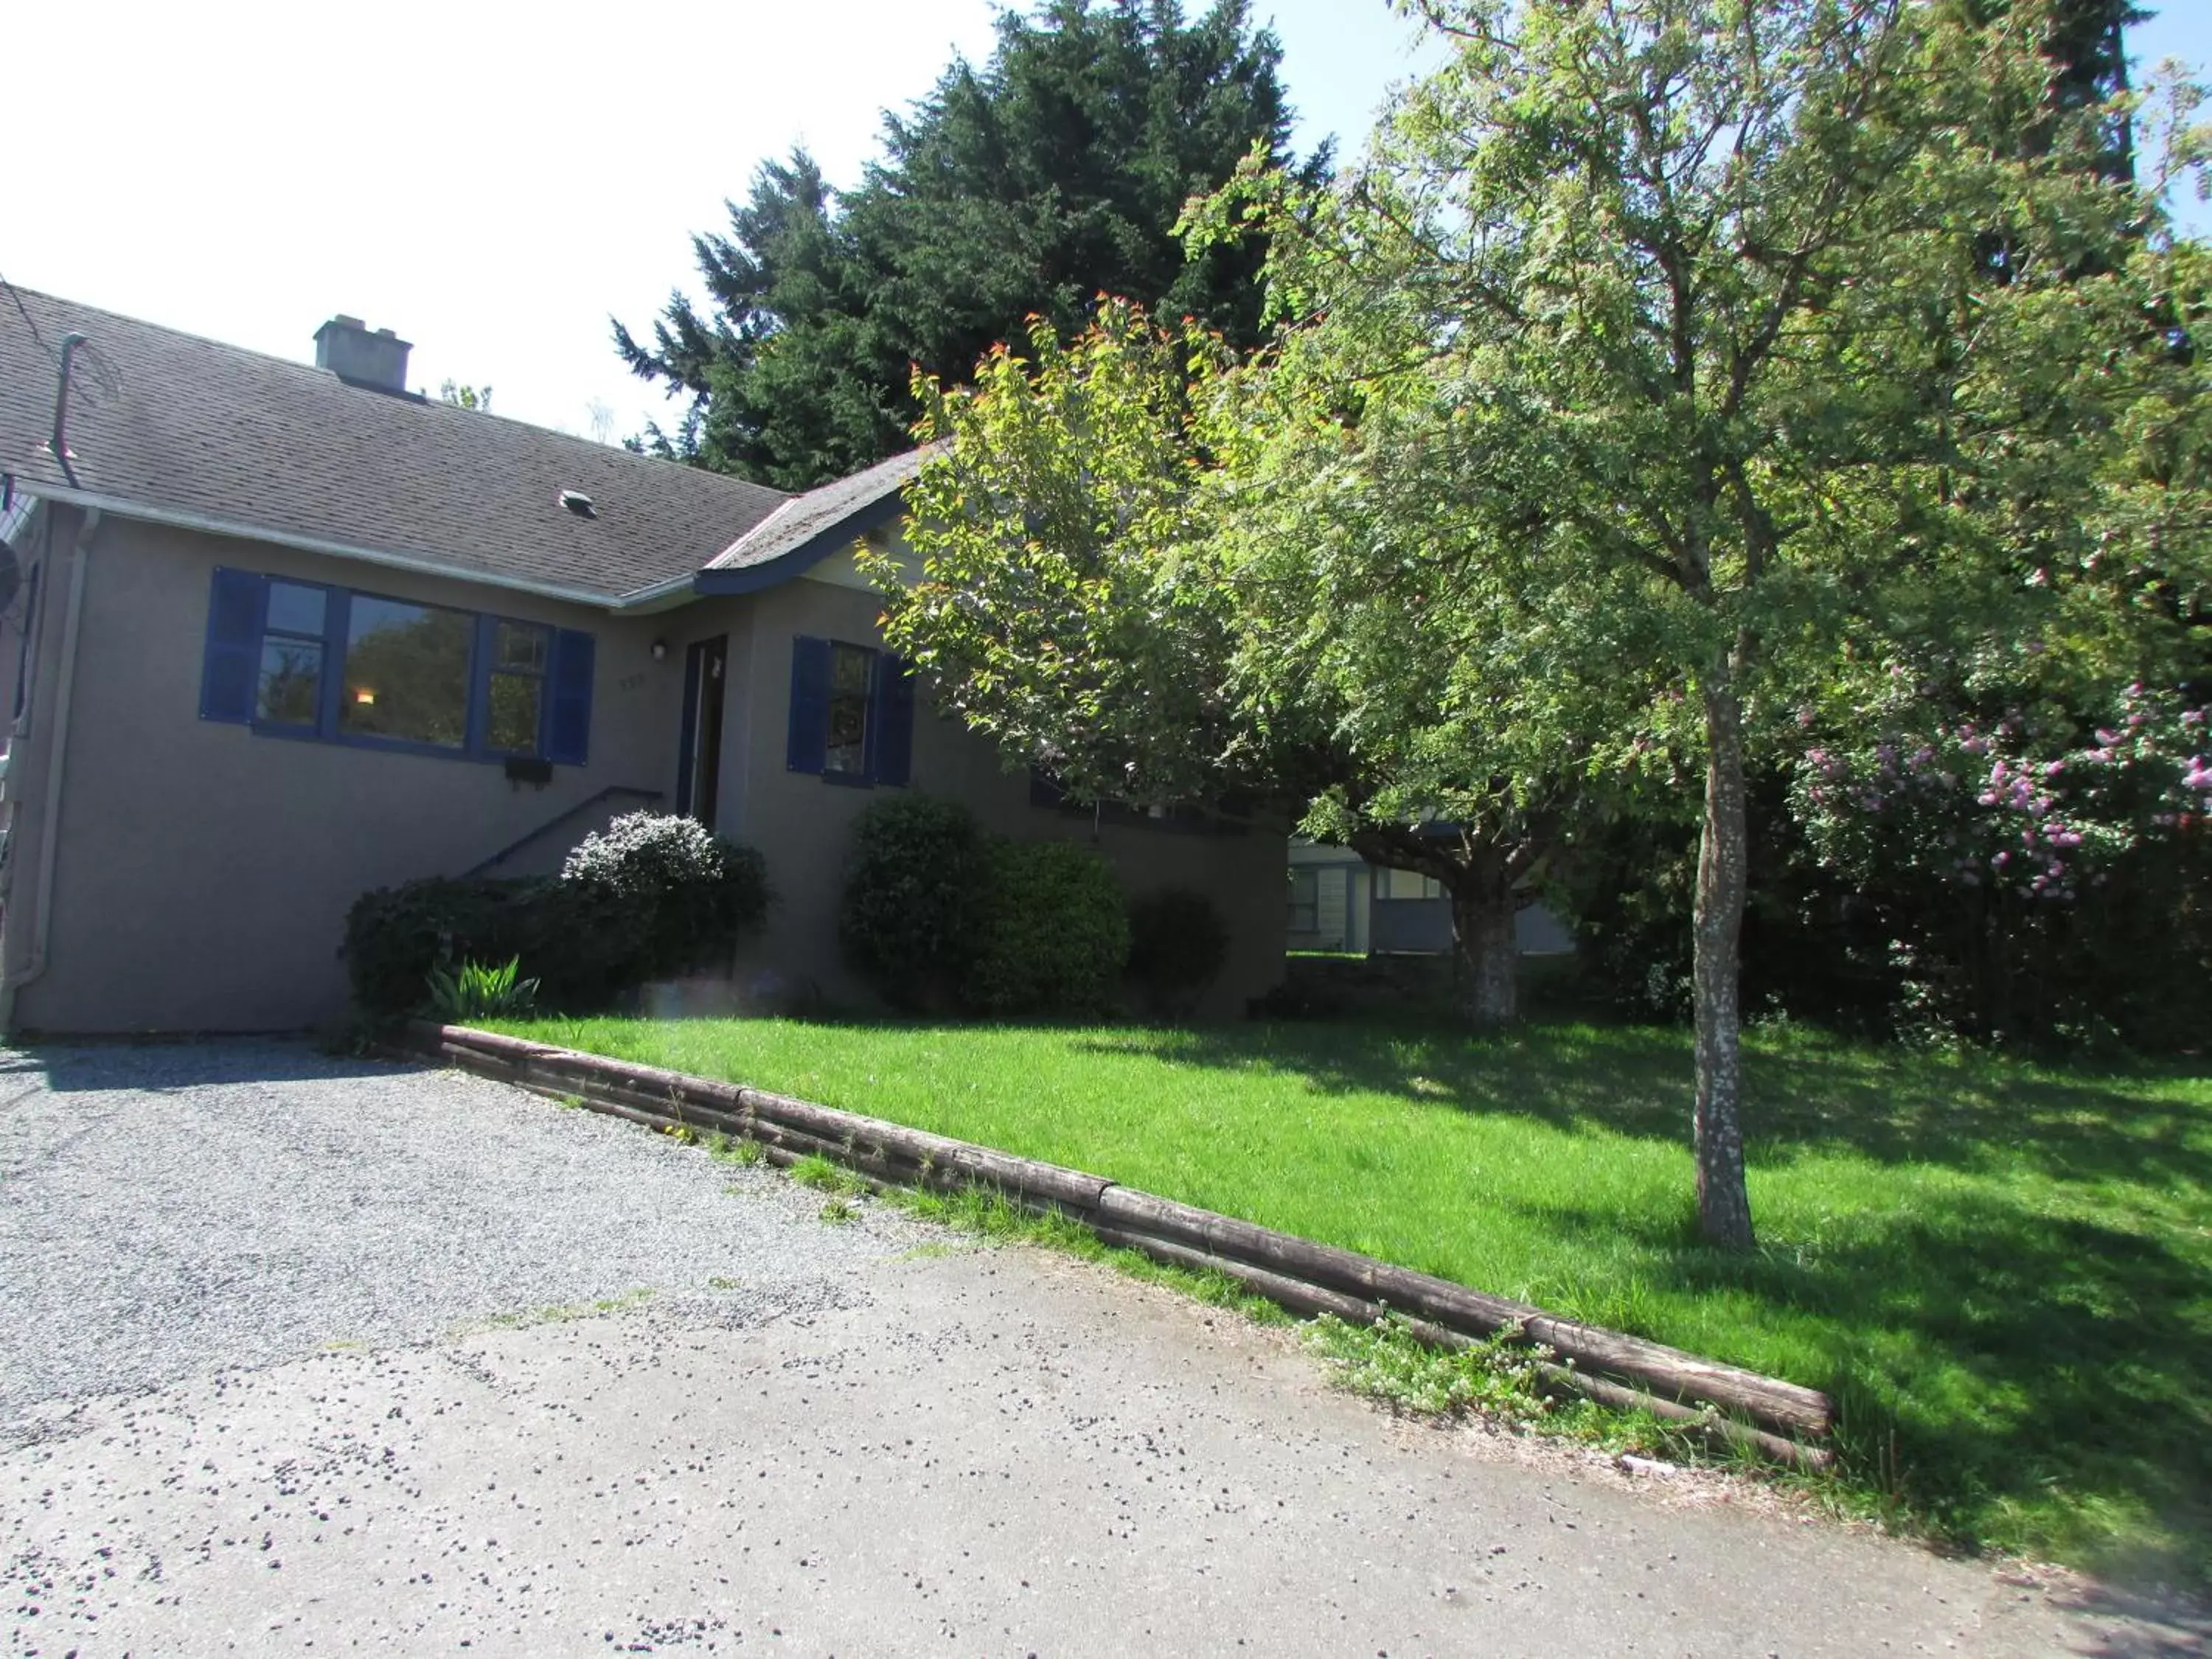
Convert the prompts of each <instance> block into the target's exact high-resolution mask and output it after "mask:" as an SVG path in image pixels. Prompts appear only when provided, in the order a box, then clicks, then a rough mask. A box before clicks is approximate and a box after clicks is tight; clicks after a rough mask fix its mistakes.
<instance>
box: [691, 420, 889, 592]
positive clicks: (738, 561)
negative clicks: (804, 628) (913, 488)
mask: <svg viewBox="0 0 2212 1659" xmlns="http://www.w3.org/2000/svg"><path fill="white" fill-rule="evenodd" d="M930 451H931V446H928V445H925V446H923V447H921V448H920V449H909V450H908V451H907V452H906V453H904V454H902V455H894V456H892V457H891V458H890V459H889V460H887V461H878V462H877V463H876V464H875V465H873V466H872V467H869V468H867V469H866V471H860V472H855V473H854V474H853V475H852V476H851V477H844V478H839V479H837V480H836V482H835V483H826V484H823V485H820V486H818V487H817V488H816V489H810V490H808V491H807V492H806V493H805V495H794V496H793V497H792V498H791V499H790V500H789V501H786V502H785V503H784V504H783V505H782V506H781V507H778V508H776V510H775V512H774V513H770V514H769V516H768V517H767V518H765V519H763V520H761V521H760V522H759V523H758V524H757V525H755V526H752V528H750V530H748V531H746V532H745V533H744V535H742V536H740V537H738V538H737V540H735V541H734V542H732V543H731V544H730V545H729V546H727V547H726V548H724V549H723V550H721V551H720V553H718V554H716V555H715V556H714V557H713V558H712V559H710V560H708V563H707V568H708V570H725V571H727V570H755V569H758V568H761V567H762V566H763V565H770V564H774V563H775V562H777V561H778V560H781V559H787V558H792V557H793V556H797V557H799V558H801V559H803V558H805V556H806V555H807V554H808V553H809V552H810V551H812V552H817V553H822V552H829V551H831V550H833V549H831V548H830V547H829V546H827V545H818V546H817V545H815V544H817V543H820V542H821V540H822V538H824V537H828V536H831V535H835V534H836V532H839V531H840V530H841V529H842V527H843V526H845V525H846V523H847V521H848V520H852V519H854V518H855V517H857V516H859V515H860V514H861V513H866V512H867V510H868V509H869V508H871V507H877V506H878V505H881V504H883V503H884V502H886V501H890V500H891V498H893V497H896V495H897V494H898V492H899V491H900V489H902V488H903V487H904V485H905V483H906V481H907V480H908V478H911V477H914V475H915V473H916V472H918V471H921V464H922V461H923V459H925V458H926V457H927V456H928V454H929V453H930ZM845 539H847V540H849V539H850V538H845Z"/></svg>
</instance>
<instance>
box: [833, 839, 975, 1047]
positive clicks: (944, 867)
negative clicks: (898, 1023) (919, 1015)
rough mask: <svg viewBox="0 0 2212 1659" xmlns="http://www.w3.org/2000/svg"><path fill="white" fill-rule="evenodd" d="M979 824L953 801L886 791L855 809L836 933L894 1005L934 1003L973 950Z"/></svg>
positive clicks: (951, 987)
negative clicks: (863, 808)
mask: <svg viewBox="0 0 2212 1659" xmlns="http://www.w3.org/2000/svg"><path fill="white" fill-rule="evenodd" d="M983 876H984V848H983V836H982V832H981V830H979V829H977V828H976V827H975V817H974V815H973V814H971V813H970V812H969V811H968V809H967V808H966V807H964V806H962V805H959V804H958V803H957V802H954V801H949V800H939V799H936V798H935V797H933V796H930V795H902V796H892V797H890V798H888V799H884V800H881V801H878V802H877V803H876V804H875V805H872V806H871V807H869V808H868V810H867V811H866V812H864V813H862V814H861V815H860V821H859V822H858V823H855V824H854V828H853V846H852V850H851V851H850V852H849V853H848V854H847V856H846V860H845V892H844V897H843V899H842V902H840V904H839V906H838V910H837V939H838V942H839V944H840V945H842V946H843V948H844V952H845V957H846V960H847V961H848V962H849V963H852V965H853V967H854V969H855V970H856V971H857V972H859V973H860V975H861V976H862V977H863V978H865V979H866V980H867V981H868V982H869V983H870V984H871V985H872V986H873V987H875V989H876V991H877V993H878V994H879V995H880V996H881V997H882V998H883V999H884V1001H886V1002H888V1003H889V1004H890V1005H891V1006H893V1007H894V1008H904V1009H909V1010H924V1011H932V1012H934V1011H938V1010H941V1009H944V1008H945V1007H947V1006H950V1005H951V1003H952V1001H953V1000H955V998H956V997H957V994H958V992H959V987H960V985H961V981H962V980H963V978H964V976H965V975H966V973H967V971H968V967H969V959H970V958H971V957H972V956H973V955H974V938H973V934H974V925H975V910H976V907H977V900H978V896H979V892H980V890H981V885H982V882H983Z"/></svg>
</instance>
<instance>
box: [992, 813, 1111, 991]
mask: <svg viewBox="0 0 2212 1659" xmlns="http://www.w3.org/2000/svg"><path fill="white" fill-rule="evenodd" d="M974 948H975V956H974V958H973V960H972V961H971V963H970V964H969V970H968V978H967V1001H968V1002H969V1006H972V1007H973V1008H975V1010H976V1011H977V1012H980V1013H985V1014H994V1015H1006V1014H1095V1013H1103V1012H1106V1011H1107V1010H1109V1008H1110V1007H1111V1006H1113V1000H1114V990H1115V984H1116V982H1117V981H1119V980H1120V978H1121V967H1122V964H1123V963H1126V962H1127V960H1128V957H1129V913H1128V910H1127V908H1126V906H1125V904H1124V902H1123V900H1122V897H1121V888H1120V886H1119V885H1118V884H1116V883H1115V879H1114V872H1113V871H1112V870H1111V869H1110V868H1109V866H1107V863H1106V860H1103V859H1102V858H1100V857H1099V856H1098V855H1097V854H1096V853H1092V852H1090V851H1088V850H1087V849H1085V848H1081V847H1078V846H1076V845H1075V844H1073V842H1061V841H1042V842H1019V841H998V840H994V841H993V842H991V843H990V844H989V847H988V849H987V853H986V854H985V858H984V879H983V883H982V887H981V892H980V894H979V902H978V904H977V907H976V915H975V934H974Z"/></svg>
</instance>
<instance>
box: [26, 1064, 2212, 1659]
mask: <svg viewBox="0 0 2212 1659" xmlns="http://www.w3.org/2000/svg"><path fill="white" fill-rule="evenodd" d="M819 1204H820V1200H818V1199H817V1197H816V1196H815V1195H813V1194H807V1193H805V1192H804V1191H802V1190H801V1189H799V1188H794V1187H792V1186H789V1185H788V1184H787V1183H784V1182H781V1181H780V1180H778V1179H776V1178H775V1177H773V1176H766V1175H763V1174H760V1173H758V1172H755V1171H747V1170H733V1169H732V1168H731V1167H730V1166H727V1165H725V1164H718V1163H715V1162H714V1161H713V1160H711V1159H709V1158H707V1157H706V1156H705V1155H704V1154H703V1153H702V1152H699V1151H697V1150H695V1149H688V1148H684V1147H680V1146H676V1145H674V1144H673V1143H671V1142H669V1141H667V1140H665V1139H657V1138H655V1137H653V1136H650V1135H647V1134H646V1133H642V1132H641V1131H638V1130H635V1129H634V1128H630V1127H627V1126H623V1125H620V1124H617V1123H614V1122H611V1121H608V1120H605V1119H601V1118H597V1117H594V1116H592V1115H589V1114H586V1113H581V1112H574V1111H562V1110H559V1109H556V1108H554V1107H552V1106H550V1104H548V1103H544V1102H542V1101H538V1100H535V1099H532V1098H531V1097H526V1096H523V1095H520V1094H518V1093H515V1092H513V1091H508V1090H506V1089H503V1088H501V1087H500V1086H498V1085H491V1084H487V1083H483V1082H481V1081H478V1080H475V1079H465V1078H461V1077H458V1076H454V1075H452V1074H444V1073H427V1072H416V1071H406V1070H401V1069H398V1068H391V1067H385V1066H374V1065H366V1064H357V1063H352V1062H340V1061H331V1060H323V1059H320V1058H319V1057H317V1056H315V1055H313V1054H311V1053H309V1052H307V1050H305V1049H302V1048H288V1047H283V1046H275V1045H259V1046H257V1045H223V1046H194V1047H179V1048H105V1049H85V1050H74V1051H63V1050H49V1051H46V1052H45V1053H43V1054H40V1055H39V1056H37V1057H35V1058H33V1057H27V1056H21V1055H18V1056H13V1057H8V1056H4V1055H0V1313H4V1323H0V1345H4V1346H0V1629H4V1630H5V1632H6V1640H7V1644H8V1645H7V1648H6V1649H5V1651H7V1652H9V1653H13V1654H21V1655H31V1654H38V1655H46V1656H61V1655H66V1654H76V1655H79V1656H82V1659H94V1656H100V1655H122V1654H136V1655H142V1656H155V1655H160V1656H170V1655H197V1654H202V1653H249V1654H259V1653H269V1654H295V1653H324V1652H331V1651H338V1650H343V1651H346V1652H390V1653H404V1654H410V1655H412V1654H428V1653H448V1652H459V1651H461V1650H467V1651H468V1652H469V1653H471V1654H494V1655H506V1654H516V1655H523V1654H527V1655H565V1654H585V1653H591V1654H605V1653H677V1654H691V1653H699V1654H707V1653H717V1654H743V1653H753V1652H774V1653H785V1652H787V1653H790V1654H793V1655H801V1654H804V1655H823V1654H839V1653H845V1654H884V1653H916V1652H923V1653H943V1654H963V1655H964V1654H973V1653H988V1654H1001V1653H1003V1654H1016V1655H1020V1654H1031V1653H1035V1654H1151V1653H1163V1654H1165V1653H1208V1654H1211V1653H1222V1654H1233V1653H1238V1652H1249V1653H1255V1654H1267V1655H1277V1654H1328V1655H1335V1654H1343V1655H1386V1656H1389V1655H1412V1654H1423V1653H1433V1654H1483V1655H1514V1654H1530V1655H1536V1654H1543V1655H1563V1654H1564V1655H1574V1654H1631V1653H1633V1654H1647V1653H1648V1654H1754V1655H1755V1654H1766V1653H1783V1654H1792V1655H1796V1654H1848V1655H1862V1654H1875V1653H1885V1652H1899V1653H1910V1652H1931V1653H1936V1652H1956V1653H1966V1654H2009V1653H2039V1652H2070V1653H2103V1654H2112V1655H2120V1654H2141V1655H2152V1654H2164V1653H2182V1652H2193V1651H2198V1650H2199V1649H2198V1647H2197V1642H2198V1641H2199V1640H2201V1638H2202V1637H2203V1632H2201V1631H2200V1632H2191V1631H2189V1630H2186V1629H2184V1628H2181V1627H2179V1626H2174V1625H2172V1624H2166V1625H2159V1624H2156V1623H2154V1622H2150V1621H2147V1620H2136V1619H2131V1618H2129V1617H2125V1616H2123V1615H2122V1614H2121V1613H2118V1612H2116V1611H2113V1610H2112V1609H2110V1608H2106V1609H2102V1610H2100V1609H2098V1608H2095V1607H2090V1608H2086V1609H2085V1608H2083V1607H2080V1606H2078V1605H2076V1606H2071V1607H2069V1606H2068V1605H2066V1604H2065V1602H2066V1600H2067V1599H2068V1598H2064V1597H2061V1596H2059V1595H2054V1594H2053V1593H2052V1592H2051V1590H2050V1589H2045V1588H2036V1587H2032V1586H2023V1585H2021V1584H2018V1583H2008V1582H2006V1581H2004V1580H2003V1579H2001V1578H2000V1577H1997V1576H1996V1575H1993V1574H1992V1573H1991V1572H1990V1571H1987V1570H1985V1569H1983V1568H1980V1567H1976V1566H1972V1565H1963V1564H1958V1563H1951V1562H1944V1561H1940V1560H1937V1559H1934V1558H1932V1557H1930V1556H1929V1555H1927V1554H1925V1553H1922V1552H1920V1551H1918V1550H1916V1549H1913V1548H1911V1547H1907V1546H1904V1545H1900V1544H1896V1543H1892V1542H1887V1541H1881V1540H1877V1539H1874V1538H1869V1537H1865V1536H1859V1535H1853V1534H1847V1533H1844V1532H1841V1531H1839V1530H1837V1529H1834V1528H1829V1527H1826V1526H1821V1525H1808V1524H1805V1523H1802V1522H1796V1521H1793V1520H1791V1519H1790V1518H1789V1517H1788V1516H1783V1515H1778V1514H1776V1513H1774V1512H1771V1508H1770V1507H1768V1506H1763V1505H1761V1504H1756V1503H1753V1504H1740V1503H1734V1502H1730V1501H1728V1500H1726V1498H1723V1499H1722V1500H1721V1501H1718V1502H1716V1501H1713V1499H1712V1497H1711V1490H1710V1488H1708V1487H1707V1486H1703V1485H1700V1484H1699V1483H1695V1482H1690V1481H1686V1480H1685V1481H1666V1482H1661V1483H1658V1484H1657V1486H1656V1487H1654V1488H1653V1489H1652V1490H1650V1491H1644V1490H1633V1489H1630V1488H1629V1487H1628V1486H1627V1483H1626V1482H1624V1481H1623V1480H1621V1479H1620V1478H1619V1477H1614V1476H1610V1475H1608V1474H1607V1473H1606V1472H1604V1471H1603V1470H1601V1469H1599V1468H1595V1467H1585V1468H1577V1467H1574V1466H1572V1465H1571V1462H1570V1460H1567V1459H1565V1458H1562V1457H1560V1456H1558V1455H1548V1454H1547V1455H1537V1456H1533V1457H1532V1456H1531V1455H1528V1453H1526V1452H1525V1451H1522V1450H1516V1449H1514V1448H1512V1447H1510V1446H1500V1445H1498V1444H1497V1443H1494V1442H1491V1441H1487V1440H1486V1439H1484V1438H1483V1437H1480V1436H1477V1435H1474V1434H1470V1433H1464V1432H1462V1433H1450V1432H1446V1431H1438V1430H1436V1429H1433V1428H1429V1427H1425V1426H1422V1425H1412V1424H1406V1423H1401V1422H1398V1421H1395V1420H1394V1419H1390V1418H1389V1417H1388V1416H1386V1415H1384V1414H1382V1413H1377V1412H1376V1411H1373V1410H1371V1409H1370V1408H1369V1407H1366V1406H1364V1404H1362V1403H1360V1402H1358V1401H1354V1400H1352V1399H1349V1398H1347V1397H1346V1396H1344V1395H1340V1394H1336V1393H1334V1392H1332V1391H1330V1390H1329V1389H1328V1388H1327V1387H1326V1386H1325V1385H1324V1383H1323V1382H1322V1378H1321V1376H1320V1374H1319V1373H1318V1372H1317V1370H1316V1368H1315V1367H1314V1365H1313V1364H1312V1363H1311V1362H1310V1360H1309V1359H1308V1358H1305V1357H1304V1355H1302V1354H1301V1353H1300V1352H1298V1351H1297V1348H1296V1346H1295V1344H1294V1343H1293V1342H1292V1341H1291V1340H1289V1339H1288V1338H1287V1337H1286V1336H1285V1334H1283V1333H1281V1332H1279V1331H1274V1330H1267V1329H1261V1328H1255V1327H1253V1326H1251V1325H1249V1324H1248V1323H1246V1322H1242V1321H1239V1320H1236V1319H1233V1318H1229V1317H1226V1316H1215V1315H1213V1314H1212V1313H1211V1312H1210V1311H1209V1310H1205V1309H1202V1308H1200V1307H1198V1306H1196V1305H1194V1304H1190V1303H1188V1302H1186V1301H1184V1300H1182V1299H1181V1298H1178V1297H1174V1296H1172V1295H1170V1294H1169V1293H1166V1292H1163V1291H1155V1290H1151V1289H1148V1288H1146V1287H1141V1286H1138V1285H1133V1284H1131V1283H1129V1282H1128V1281H1126V1280H1124V1279H1120V1278H1118V1277H1116V1276H1115V1275H1113V1274H1111V1273H1106V1272H1103V1271H1099V1270H1094V1269H1091V1268H1088V1267H1081V1266H1079V1265H1078V1264H1074V1263H1071V1262H1068V1261H1063V1260H1061V1259H1059V1258H1056V1257H1052V1256H1048V1255H1041V1254H1037V1253H1034V1252H1030V1251H1028V1250H1019V1249H1002V1250H986V1249H978V1248H975V1247H973V1246H971V1245H969V1244H968V1243H965V1242H964V1241H961V1240H958V1239H957V1238H953V1237H949V1236H945V1235H939V1234H934V1233H933V1232H931V1231H928V1230H926V1229H923V1228H921V1227H919V1226H917V1225H915V1224H913V1223H911V1222H908V1221H906V1220H903V1219H902V1218H897V1217H896V1216H892V1215H888V1214H884V1213H883V1212H878V1211H872V1212H869V1213H867V1214H866V1216H865V1218H863V1219H862V1220H861V1221H860V1222H859V1223H857V1224H848V1225H829V1224H827V1223H825V1222H823V1220H822V1219H820V1218H819V1214H818V1212H819ZM592 1304H611V1305H610V1306H607V1307H605V1308H595V1307H594V1306H593V1305H592ZM2072 1599H2073V1600H2075V1601H2076V1602H2078V1601H2079V1596H2078V1595H2075V1596H2074V1597H2073V1598H2072Z"/></svg>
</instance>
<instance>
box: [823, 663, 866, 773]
mask: <svg viewBox="0 0 2212 1659" xmlns="http://www.w3.org/2000/svg"><path fill="white" fill-rule="evenodd" d="M875 672H876V653H874V652H872V651H871V650H869V649H868V648H867V647H865V646H859V645H838V644H836V643H832V644H831V646H830V647H829V746H828V749H827V750H825V752H824V754H823V761H822V769H823V772H825V773H829V772H842V773H848V774H858V773H863V772H866V770H867V769H868V703H869V688H870V686H871V684H872V683H873V681H874V679H875Z"/></svg>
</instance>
